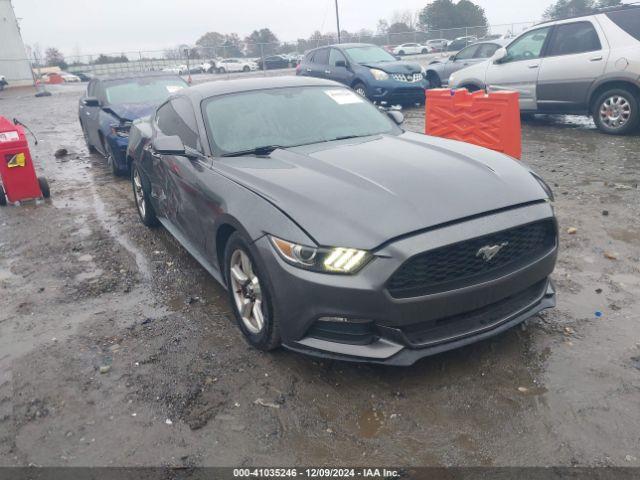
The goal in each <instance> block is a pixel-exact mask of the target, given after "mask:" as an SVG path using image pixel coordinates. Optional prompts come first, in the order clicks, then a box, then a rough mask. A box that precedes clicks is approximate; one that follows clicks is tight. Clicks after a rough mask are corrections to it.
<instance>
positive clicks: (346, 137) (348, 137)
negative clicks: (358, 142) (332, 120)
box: [327, 135, 362, 142]
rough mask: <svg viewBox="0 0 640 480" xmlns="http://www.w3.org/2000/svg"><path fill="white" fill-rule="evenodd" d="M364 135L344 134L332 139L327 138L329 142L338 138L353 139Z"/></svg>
mask: <svg viewBox="0 0 640 480" xmlns="http://www.w3.org/2000/svg"><path fill="white" fill-rule="evenodd" d="M360 137H362V135H344V136H342V137H335V138H332V139H331V140H327V141H328V142H336V141H338V140H351V139H352V138H360Z"/></svg>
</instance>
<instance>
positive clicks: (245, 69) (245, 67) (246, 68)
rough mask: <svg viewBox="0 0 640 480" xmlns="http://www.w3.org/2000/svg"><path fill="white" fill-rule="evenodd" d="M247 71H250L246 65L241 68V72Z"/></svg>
mask: <svg viewBox="0 0 640 480" xmlns="http://www.w3.org/2000/svg"><path fill="white" fill-rule="evenodd" d="M249 70H251V69H250V68H249V67H248V66H246V65H245V66H244V67H242V71H243V72H248V71H249Z"/></svg>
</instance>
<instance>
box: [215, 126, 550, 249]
mask: <svg viewBox="0 0 640 480" xmlns="http://www.w3.org/2000/svg"><path fill="white" fill-rule="evenodd" d="M217 164H218V166H219V168H220V170H221V173H223V174H224V175H226V176H228V177H230V178H232V179H234V180H235V181H237V182H238V183H240V184H243V185H244V186H246V187H247V188H249V189H251V190H253V191H254V192H256V193H258V194H259V195H261V196H263V197H265V198H266V199H268V200H269V201H271V202H272V203H273V204H275V205H276V206H277V207H278V208H280V209H281V210H283V211H284V212H286V214H287V215H289V216H290V217H291V218H292V219H293V220H294V221H295V222H296V223H298V225H300V227H302V228H303V229H304V230H305V231H306V232H307V233H308V234H309V235H310V236H311V237H313V239H314V240H315V241H316V242H317V243H318V244H319V245H322V246H339V247H350V248H362V249H368V250H370V249H374V248H375V247H378V246H380V245H381V244H383V243H385V242H386V241H388V240H391V239H393V238H395V237H398V236H401V235H404V234H407V233H412V232H416V231H418V230H422V229H425V228H428V227H433V226H437V225H441V224H443V223H446V222H450V221H455V220H459V219H463V218H465V217H469V216H472V215H477V214H482V213H485V212H490V211H493V210H497V209H501V208H505V207H510V206H514V205H519V204H523V203H527V202H531V201H536V200H543V199H545V198H546V195H545V193H544V191H543V189H542V187H541V186H540V185H539V184H538V183H537V181H536V180H535V179H534V178H533V176H532V175H531V173H530V171H529V170H528V169H527V168H525V167H523V166H522V165H521V164H520V163H519V162H517V161H516V160H513V159H511V158H509V157H506V156H504V155H502V154H498V153H495V152H492V151H489V150H485V149H482V148H479V147H475V146H473V145H469V144H464V143H460V142H453V141H450V140H443V139H439V138H433V137H425V136H423V135H418V134H414V133H404V134H402V135H401V136H390V135H389V136H387V135H381V136H377V137H368V138H366V139H357V140H349V141H341V142H333V143H330V144H320V145H314V146H313V147H297V148H293V149H287V150H276V151H274V152H273V153H272V154H271V156H270V157H257V158H256V157H239V158H225V159H222V160H221V161H219V162H217ZM269 233H273V234H278V232H269Z"/></svg>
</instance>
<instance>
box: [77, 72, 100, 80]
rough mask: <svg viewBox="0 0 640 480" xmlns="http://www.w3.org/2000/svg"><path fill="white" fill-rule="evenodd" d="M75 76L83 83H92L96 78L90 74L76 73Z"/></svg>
mask: <svg viewBox="0 0 640 480" xmlns="http://www.w3.org/2000/svg"><path fill="white" fill-rule="evenodd" d="M75 75H76V76H77V77H78V78H79V79H80V81H81V82H90V81H91V80H93V78H94V77H95V75H93V74H92V73H89V72H76V73H75Z"/></svg>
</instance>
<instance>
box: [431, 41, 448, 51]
mask: <svg viewBox="0 0 640 480" xmlns="http://www.w3.org/2000/svg"><path fill="white" fill-rule="evenodd" d="M426 45H427V47H429V48H430V49H431V51H432V52H446V51H447V46H448V45H449V40H446V39H444V38H435V39H433V40H427V43H426Z"/></svg>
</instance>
